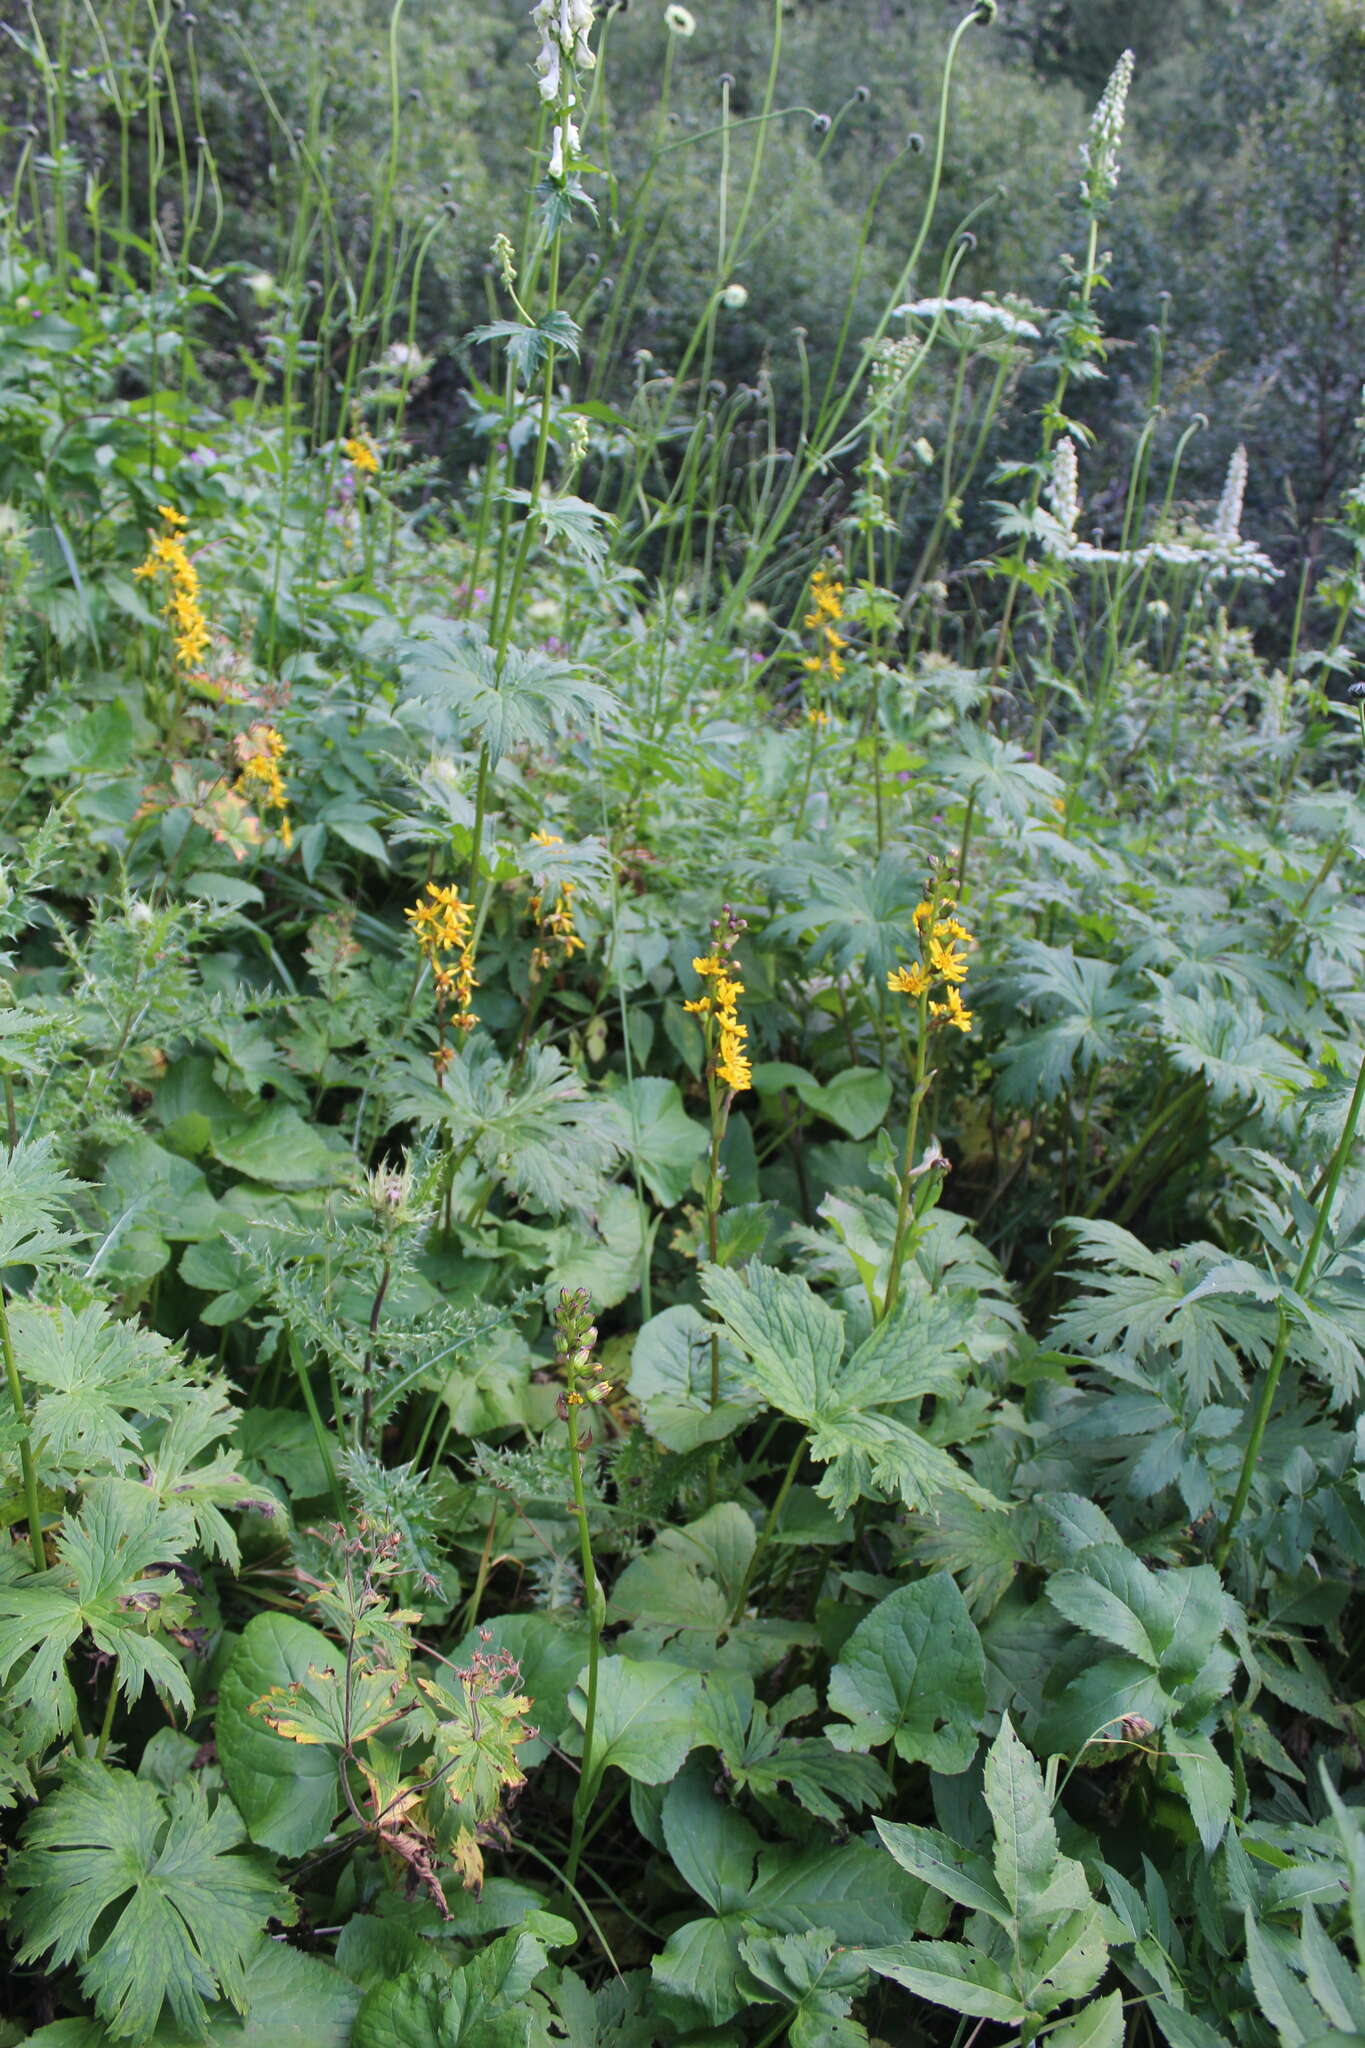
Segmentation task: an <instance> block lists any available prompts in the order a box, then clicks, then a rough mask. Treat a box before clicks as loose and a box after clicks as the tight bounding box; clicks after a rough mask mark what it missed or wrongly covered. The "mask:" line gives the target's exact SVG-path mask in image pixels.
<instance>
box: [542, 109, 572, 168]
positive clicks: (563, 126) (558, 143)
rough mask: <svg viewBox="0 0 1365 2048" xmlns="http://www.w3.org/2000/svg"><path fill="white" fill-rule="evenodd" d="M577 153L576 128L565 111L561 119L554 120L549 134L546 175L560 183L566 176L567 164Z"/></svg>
mask: <svg viewBox="0 0 1365 2048" xmlns="http://www.w3.org/2000/svg"><path fill="white" fill-rule="evenodd" d="M577 155H578V130H577V129H576V128H575V127H574V124H573V122H572V121H571V120H570V119H569V117H568V114H567V113H566V114H565V116H564V119H563V120H562V121H556V122H555V125H554V130H553V133H552V134H551V136H550V162H549V165H548V167H547V176H549V177H551V178H553V179H554V181H555V183H556V184H559V183H561V182H562V181H563V180H564V179H565V178H566V177H567V176H568V166H569V165H570V164H571V163H572V162H573V159H574V158H575V157H576V156H577Z"/></svg>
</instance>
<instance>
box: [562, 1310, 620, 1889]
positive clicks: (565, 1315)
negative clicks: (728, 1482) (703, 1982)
mask: <svg viewBox="0 0 1365 2048" xmlns="http://www.w3.org/2000/svg"><path fill="white" fill-rule="evenodd" d="M555 1335H556V1338H557V1340H558V1343H557V1348H556V1351H555V1364H556V1366H557V1367H558V1368H559V1369H560V1371H561V1372H562V1373H563V1375H564V1391H563V1393H562V1394H561V1395H560V1397H559V1414H560V1419H561V1421H563V1422H565V1423H566V1424H567V1425H568V1431H569V1470H570V1475H571V1477H572V1481H573V1511H574V1514H575V1515H576V1516H577V1518H578V1549H579V1558H580V1561H581V1564H582V1569H583V1604H584V1607H585V1608H586V1610H587V1617H588V1683H587V1690H586V1699H587V1705H586V1708H585V1711H584V1715H583V1756H582V1760H581V1762H580V1765H579V1772H578V1790H577V1792H576V1793H575V1795H574V1803H573V1825H572V1830H571V1832H570V1837H569V1854H568V1858H567V1860H566V1862H565V1865H564V1877H565V1882H566V1883H568V1884H572V1883H573V1881H574V1879H575V1878H576V1877H577V1875H578V1861H579V1858H580V1856H581V1855H582V1853H583V1829H584V1826H585V1824H586V1822H587V1818H588V1814H589V1812H590V1811H591V1809H592V1803H593V1799H594V1797H595V1796H596V1792H597V1784H596V1778H595V1775H594V1772H593V1739H594V1734H595V1730H596V1722H597V1670H598V1665H599V1662H600V1661H601V1649H602V1622H603V1619H604V1618H605V1614H606V1601H605V1600H604V1599H603V1596H602V1588H601V1586H600V1585H599V1584H598V1581H597V1568H596V1565H595V1563H594V1561H593V1554H592V1528H591V1525H590V1523H589V1521H588V1498H587V1490H586V1488H585V1486H584V1483H583V1453H584V1451H586V1450H590V1449H591V1447H592V1437H591V1435H585V1436H580V1435H579V1431H578V1418H579V1413H580V1411H581V1410H582V1409H583V1408H585V1407H592V1406H595V1405H596V1404H597V1403H598V1402H600V1401H603V1400H605V1399H606V1397H607V1395H608V1394H609V1393H610V1392H611V1381H610V1380H606V1379H601V1378H599V1377H598V1376H597V1367H596V1364H595V1362H594V1360H593V1355H592V1354H593V1346H594V1345H595V1344H596V1342H597V1330H596V1328H595V1326H594V1324H593V1320H592V1304H591V1302H590V1301H589V1299H588V1295H587V1292H586V1290H585V1289H584V1288H582V1287H580V1288H578V1289H577V1290H576V1291H574V1292H573V1293H570V1291H569V1289H568V1288H567V1287H566V1288H563V1289H561V1291H560V1296H559V1303H558V1306H557V1307H556V1309H555Z"/></svg>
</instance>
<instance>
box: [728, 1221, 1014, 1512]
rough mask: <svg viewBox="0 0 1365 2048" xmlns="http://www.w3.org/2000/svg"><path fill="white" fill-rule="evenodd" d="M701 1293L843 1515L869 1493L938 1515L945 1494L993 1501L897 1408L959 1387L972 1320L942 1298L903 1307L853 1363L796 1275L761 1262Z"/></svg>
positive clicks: (828, 1315) (837, 1329) (834, 1324)
mask: <svg viewBox="0 0 1365 2048" xmlns="http://www.w3.org/2000/svg"><path fill="white" fill-rule="evenodd" d="M702 1291H703V1292H704V1294H705V1295H706V1298H707V1300H708V1302H709V1303H710V1305H711V1307H712V1308H713V1309H715V1310H716V1312H717V1313H718V1314H719V1315H720V1316H721V1317H722V1319H723V1321H724V1322H725V1324H726V1326H727V1328H728V1329H729V1330H730V1332H731V1334H732V1335H733V1336H734V1337H735V1338H736V1339H737V1340H738V1342H739V1344H740V1346H741V1348H742V1349H743V1350H744V1351H745V1352H746V1353H747V1354H748V1357H749V1360H750V1365H749V1373H748V1377H749V1379H750V1381H751V1383H752V1385H753V1386H754V1387H756V1388H757V1390H758V1391H759V1393H761V1394H762V1396H763V1398H764V1400H765V1401H767V1402H768V1404H769V1405H770V1406H771V1407H773V1408H778V1409H780V1410H781V1411H782V1412H783V1413H784V1414H786V1415H790V1416H792V1417H793V1418H794V1419H795V1420H796V1421H798V1422H801V1423H803V1424H804V1425H805V1427H806V1428H807V1430H808V1431H809V1433H810V1441H809V1446H808V1448H809V1451H810V1455H811V1457H812V1458H813V1459H814V1460H815V1461H816V1463H817V1464H824V1465H828V1466H829V1468H830V1469H829V1471H828V1472H826V1473H825V1475H824V1477H823V1479H822V1480H821V1482H820V1485H819V1489H818V1491H819V1492H820V1494H821V1495H822V1496H823V1498H824V1499H826V1500H828V1501H829V1502H831V1504H832V1505H833V1506H834V1508H835V1509H836V1511H837V1512H839V1513H841V1514H846V1513H848V1511H849V1510H850V1509H851V1508H852V1507H853V1505H854V1504H855V1503H856V1502H857V1501H859V1500H861V1499H863V1498H865V1497H867V1496H868V1495H869V1494H872V1495H880V1496H881V1497H882V1498H887V1497H891V1498H898V1499H900V1500H901V1501H903V1502H904V1503H905V1505H906V1506H907V1507H909V1508H915V1509H921V1508H927V1507H930V1506H931V1505H932V1504H933V1502H934V1501H935V1500H937V1499H938V1497H939V1496H940V1495H941V1494H943V1493H954V1492H956V1493H962V1494H965V1495H967V1496H969V1497H970V1498H971V1499H974V1500H977V1501H981V1502H984V1503H987V1504H990V1502H991V1496H990V1495H989V1494H988V1493H986V1492H985V1490H984V1489H983V1488H982V1487H979V1486H978V1485H977V1484H976V1482H975V1481H974V1480H973V1479H971V1478H970V1477H969V1475H968V1474H967V1473H966V1472H965V1471H963V1469H962V1468H961V1466H959V1465H958V1464H956V1463H955V1461H954V1460H953V1459H952V1458H951V1457H950V1456H949V1454H948V1453H947V1452H946V1451H944V1450H941V1449H940V1448H939V1447H938V1445H936V1444H931V1443H929V1442H927V1441H926V1440H925V1438H924V1437H923V1436H921V1435H920V1433H919V1432H918V1430H916V1429H915V1428H913V1427H912V1426H911V1424H910V1423H909V1422H907V1421H905V1420H904V1419H903V1418H902V1416H901V1415H900V1414H898V1413H896V1412H895V1411H896V1410H897V1409H899V1408H900V1407H901V1405H902V1404H903V1403H906V1402H910V1401H913V1400H914V1399H915V1398H916V1397H917V1396H919V1395H921V1394H928V1393H933V1394H940V1395H943V1394H947V1393H949V1392H950V1391H952V1390H954V1389H955V1388H956V1387H957V1385H958V1384H959V1383H960V1377H961V1373H962V1370H963V1366H964V1363H965V1361H964V1359H963V1357H962V1354H961V1349H960V1347H961V1345H962V1344H963V1341H964V1337H965V1332H966V1314H965V1311H964V1309H963V1308H962V1307H961V1305H960V1304H955V1303H953V1302H951V1301H947V1300H943V1299H940V1298H938V1297H929V1296H919V1295H911V1296H905V1297H903V1298H902V1300H901V1302H900V1304H899V1305H898V1308H897V1310H896V1313H895V1314H894V1315H893V1316H890V1317H888V1318H887V1320H886V1321H885V1322H884V1323H882V1324H880V1325H879V1326H878V1328H877V1329H876V1330H875V1331H874V1332H873V1334H872V1335H871V1336H870V1337H869V1338H868V1339H867V1341H866V1342H865V1343H864V1344H862V1345H860V1346H859V1348H858V1349H857V1350H856V1351H855V1352H854V1353H853V1355H852V1357H851V1358H849V1359H848V1360H846V1361H845V1360H844V1358H843V1348H844V1319H843V1316H842V1315H841V1314H840V1313H839V1312H838V1311H837V1310H836V1309H832V1308H831V1307H830V1306H829V1305H828V1303H827V1302H824V1301H822V1300H821V1299H820V1298H819V1296H818V1295H817V1294H815V1293H814V1291H813V1290H812V1289H811V1288H810V1287H809V1286H807V1284H806V1282H805V1281H804V1280H802V1279H800V1278H799V1277H798V1276H797V1275H796V1274H792V1273H780V1272H778V1271H776V1270H775V1269H774V1268H772V1267H769V1266H764V1265H762V1264H760V1263H759V1262H758V1261H757V1260H754V1261H753V1262H752V1263H751V1264H750V1265H749V1266H747V1267H746V1268H745V1277H744V1278H741V1277H740V1275H739V1274H737V1273H734V1272H731V1271H728V1270H727V1269H725V1268H722V1267H719V1266H707V1267H706V1268H705V1269H704V1271H703V1273H702Z"/></svg>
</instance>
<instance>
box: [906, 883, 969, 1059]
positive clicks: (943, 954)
mask: <svg viewBox="0 0 1365 2048" xmlns="http://www.w3.org/2000/svg"><path fill="white" fill-rule="evenodd" d="M956 907H957V906H956V904H955V903H954V901H953V898H952V897H951V896H941V897H939V898H938V899H937V900H935V899H934V898H932V897H929V898H926V899H925V901H924V902H923V903H921V904H919V905H918V906H917V907H916V910H915V917H914V925H915V936H916V938H917V939H918V940H919V949H920V957H919V959H918V960H916V961H915V962H914V963H913V964H912V965H911V966H909V967H893V968H892V970H891V972H890V973H889V974H888V975H887V977H886V985H887V987H888V988H889V989H892V990H894V991H895V992H896V994H898V995H906V996H914V997H916V998H918V997H920V996H924V995H928V994H929V993H930V991H931V990H932V989H935V988H941V989H942V990H943V998H942V1001H938V1002H931V1003H930V1004H929V1015H930V1016H931V1017H934V1018H941V1019H942V1021H943V1022H944V1023H945V1024H952V1025H954V1026H955V1027H956V1029H957V1030H959V1031H970V1030H971V1028H972V1023H973V1021H974V1020H973V1017H972V1012H971V1011H970V1010H969V1009H967V1008H966V1006H965V1004H964V1003H963V1001H962V983H963V982H964V981H965V980H966V979H967V955H966V954H965V953H964V952H963V951H962V950H961V949H962V948H963V947H964V946H970V945H973V944H974V943H975V941H974V940H973V938H972V935H971V933H970V932H969V931H968V930H967V927H966V926H965V925H964V924H960V923H959V922H958V920H957V918H955V917H953V916H952V915H951V914H950V913H951V912H952V911H953V910H955V909H956Z"/></svg>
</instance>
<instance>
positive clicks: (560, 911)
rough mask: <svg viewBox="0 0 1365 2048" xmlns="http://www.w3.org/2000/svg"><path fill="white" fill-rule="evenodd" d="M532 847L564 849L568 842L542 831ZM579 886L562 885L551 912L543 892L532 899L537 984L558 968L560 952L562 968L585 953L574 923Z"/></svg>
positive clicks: (533, 963) (535, 834)
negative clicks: (537, 933)
mask: <svg viewBox="0 0 1365 2048" xmlns="http://www.w3.org/2000/svg"><path fill="white" fill-rule="evenodd" d="M531 844H532V846H562V845H563V844H564V841H563V840H562V839H560V838H559V837H558V836H557V835H556V834H555V833H553V832H543V831H542V832H533V833H532V834H531ZM577 886H578V885H577V883H576V882H568V881H565V882H561V883H560V884H559V887H558V889H557V890H556V892H555V898H554V901H553V903H551V905H550V907H549V909H548V910H547V909H546V907H545V899H544V896H543V894H542V892H541V891H540V890H539V889H537V891H536V893H535V895H534V896H533V897H532V898H531V915H532V917H533V918H535V920H536V922H537V924H538V925H539V926H540V937H539V939H538V941H537V943H536V944H535V945H534V946H533V947H532V948H531V977H532V979H533V980H534V979H535V977H536V976H537V975H540V974H545V973H548V971H549V969H550V968H551V967H553V966H554V965H555V964H556V959H555V955H556V952H557V953H558V957H559V964H560V965H562V964H563V963H564V962H565V961H566V960H571V959H572V958H573V956H574V954H575V953H581V952H582V951H583V941H582V939H580V938H579V936H578V927H577V925H576V924H575V923H574V912H573V899H574V894H575V891H576V889H577Z"/></svg>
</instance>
